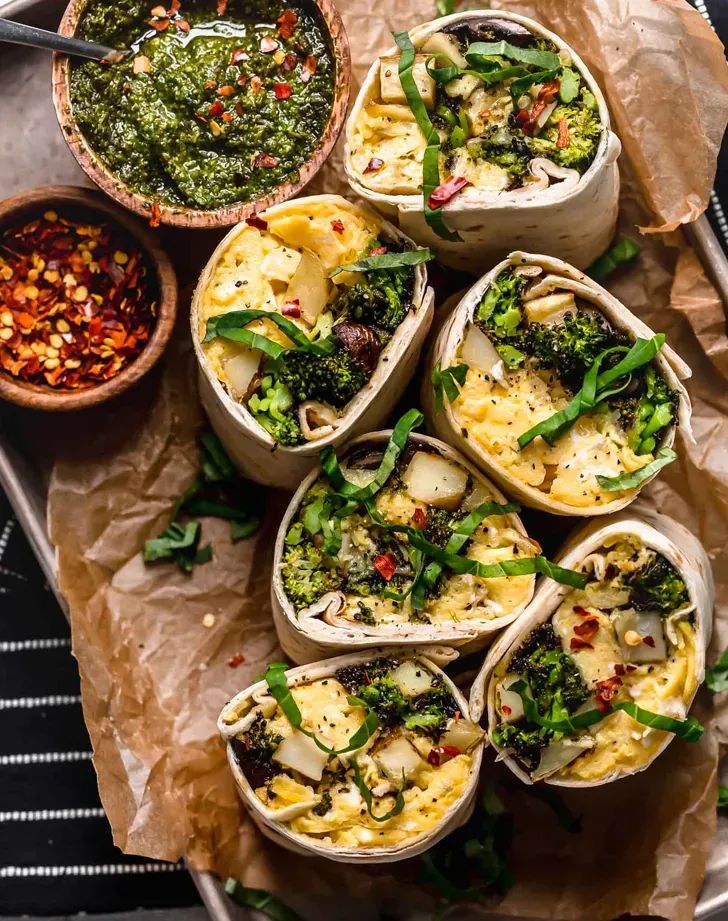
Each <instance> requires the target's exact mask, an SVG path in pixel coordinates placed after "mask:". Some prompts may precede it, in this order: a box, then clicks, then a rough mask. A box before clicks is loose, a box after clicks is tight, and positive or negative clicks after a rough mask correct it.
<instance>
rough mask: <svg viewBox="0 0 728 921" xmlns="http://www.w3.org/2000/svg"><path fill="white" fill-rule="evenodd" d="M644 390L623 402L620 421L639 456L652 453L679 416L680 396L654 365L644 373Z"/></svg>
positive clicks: (642, 387) (630, 443)
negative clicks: (661, 437) (665, 431)
mask: <svg viewBox="0 0 728 921" xmlns="http://www.w3.org/2000/svg"><path fill="white" fill-rule="evenodd" d="M641 390H642V393H641V394H639V395H634V396H631V397H629V398H627V399H626V400H623V401H620V407H619V408H620V418H621V420H622V424H623V425H624V426H625V428H626V429H627V437H628V439H629V446H630V448H632V450H633V451H634V452H635V454H652V453H653V452H654V450H655V448H656V447H657V442H658V440H659V436H660V434H661V433H662V431H663V429H665V428H666V427H667V426H668V425H670V424H671V423H672V422H673V420H674V419H675V418H676V416H677V407H678V395H677V393H676V392H675V391H674V390H671V389H670V387H669V386H668V385H667V383H666V382H665V380H664V379H663V378H662V377H661V376H660V375H659V374H658V372H657V371H656V370H655V368H653V367H652V366H651V365H648V366H647V368H645V370H644V374H643V375H642V381H641Z"/></svg>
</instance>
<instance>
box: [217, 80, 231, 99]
mask: <svg viewBox="0 0 728 921" xmlns="http://www.w3.org/2000/svg"><path fill="white" fill-rule="evenodd" d="M234 92H235V87H234V86H231V85H230V84H229V83H226V84H225V86H221V87H220V89H219V90H218V91H217V95H218V96H232V95H233V93H234Z"/></svg>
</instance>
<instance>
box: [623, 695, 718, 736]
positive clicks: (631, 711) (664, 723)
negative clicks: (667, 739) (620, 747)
mask: <svg viewBox="0 0 728 921" xmlns="http://www.w3.org/2000/svg"><path fill="white" fill-rule="evenodd" d="M612 710H624V712H625V713H627V714H628V715H629V716H631V717H632V719H633V720H636V721H637V722H638V723H642V725H643V726H650V727H651V728H652V729H661V730H662V731H663V732H672V733H674V734H675V735H676V736H679V737H680V738H681V739H685V741H686V742H697V741H698V739H699V738H700V737H701V736H702V734H703V733H704V732H705V727H704V726H703V725H701V724H700V723H699V722H698V721H697V720H696V719H695V717H694V716H689V717H687V719H684V720H676V719H673V718H672V717H671V716H663V715H662V714H661V713H653V712H652V711H651V710H645V709H644V708H643V707H638V706H637V704H635V703H632V702H631V701H625V702H624V703H620V704H614V705H613V707H612Z"/></svg>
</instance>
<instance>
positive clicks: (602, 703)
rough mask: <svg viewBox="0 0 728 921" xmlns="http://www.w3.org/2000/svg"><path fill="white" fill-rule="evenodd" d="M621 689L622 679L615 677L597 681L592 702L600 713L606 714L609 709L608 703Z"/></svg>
mask: <svg viewBox="0 0 728 921" xmlns="http://www.w3.org/2000/svg"><path fill="white" fill-rule="evenodd" d="M621 687H622V679H621V678H619V677H617V676H616V675H614V676H613V677H611V678H604V679H603V680H602V681H597V685H596V695H595V698H594V702H595V703H596V705H597V708H598V709H599V710H601V712H602V713H606V712H607V711H608V710H609V709H610V706H609V702H610V701H611V700H612V698H613V697H614V696H615V694H616V693H617V691H618V690H619V689H620V688H621Z"/></svg>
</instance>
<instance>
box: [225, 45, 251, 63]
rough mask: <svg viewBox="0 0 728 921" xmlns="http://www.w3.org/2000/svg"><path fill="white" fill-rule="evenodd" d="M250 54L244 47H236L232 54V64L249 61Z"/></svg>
mask: <svg viewBox="0 0 728 921" xmlns="http://www.w3.org/2000/svg"><path fill="white" fill-rule="evenodd" d="M249 60H250V55H249V54H248V52H247V51H246V50H245V49H244V48H235V49H233V52H232V54H231V55H230V63H231V64H239V63H240V62H241V61H249Z"/></svg>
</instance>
